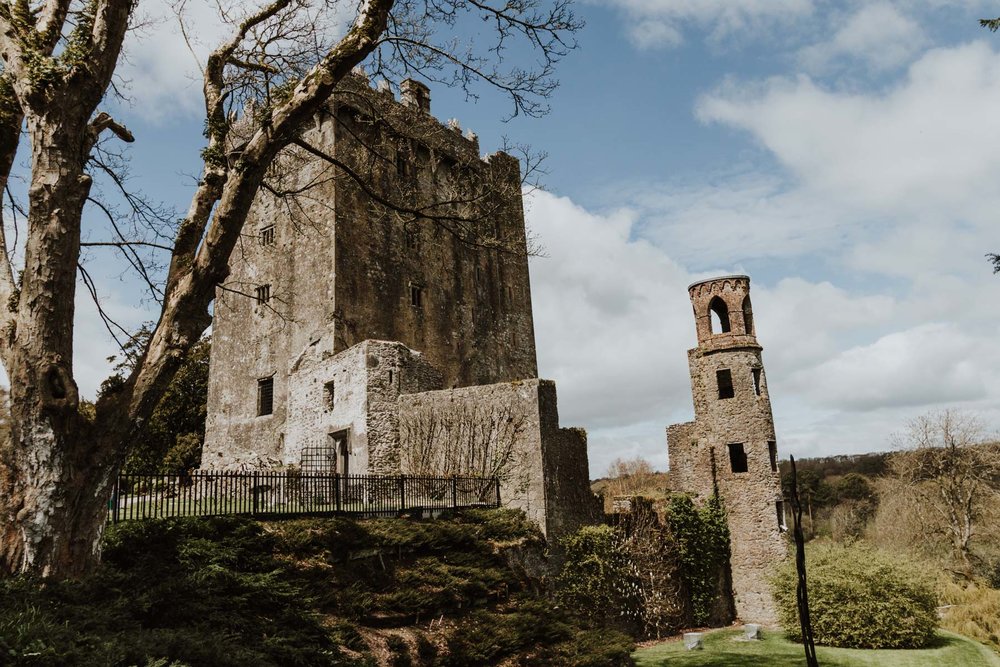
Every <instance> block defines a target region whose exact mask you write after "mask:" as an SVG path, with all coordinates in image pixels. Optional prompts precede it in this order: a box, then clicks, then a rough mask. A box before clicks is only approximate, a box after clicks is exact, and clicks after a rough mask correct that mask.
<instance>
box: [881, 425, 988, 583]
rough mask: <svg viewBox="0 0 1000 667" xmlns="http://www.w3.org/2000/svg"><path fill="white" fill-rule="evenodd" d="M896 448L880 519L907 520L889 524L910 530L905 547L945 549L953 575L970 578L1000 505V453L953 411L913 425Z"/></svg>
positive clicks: (977, 428)
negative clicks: (989, 521)
mask: <svg viewBox="0 0 1000 667" xmlns="http://www.w3.org/2000/svg"><path fill="white" fill-rule="evenodd" d="M897 444H898V445H899V446H900V447H902V448H903V449H901V451H897V452H895V453H893V454H892V456H891V457H890V459H889V474H888V476H887V479H886V480H884V482H883V484H882V486H881V488H880V495H881V496H882V497H883V498H884V499H886V500H887V501H889V502H887V503H886V505H885V509H884V511H883V510H882V508H881V507H880V513H883V515H884V512H894V513H897V514H898V512H905V513H907V514H909V517H900V516H898V515H897V516H893V517H891V522H892V523H897V524H899V525H907V524H908V525H910V526H911V527H913V528H914V531H913V533H914V534H913V535H911V536H910V541H912V542H919V543H921V546H922V547H923V548H924V549H933V548H934V545H935V543H938V544H941V545H942V546H945V549H944V550H945V551H947V552H948V553H949V555H950V556H951V559H952V561H953V562H954V564H955V565H956V568H957V571H958V572H959V573H961V574H963V575H965V576H971V575H972V573H973V572H974V570H975V566H976V560H977V555H976V553H975V549H974V547H975V546H976V543H977V542H978V541H979V538H980V536H981V533H982V531H983V529H984V528H985V527H986V526H984V520H985V519H987V517H988V516H989V515H990V514H991V512H992V511H993V509H994V508H996V507H997V505H998V503H1000V447H998V446H997V445H996V444H991V443H986V442H985V439H984V434H983V427H982V424H981V423H980V422H979V421H978V420H977V419H975V418H974V417H972V416H970V415H967V414H963V413H960V412H956V411H953V410H945V411H943V412H937V413H931V414H927V415H924V416H921V417H918V418H916V419H914V420H913V421H911V422H910V424H909V426H908V428H907V430H906V431H905V433H904V434H902V435H901V436H899V437H898V438H897ZM882 518H883V521H882V522H879V521H876V526H878V525H879V524H880V523H885V521H884V518H885V517H884V516H883V517H882ZM907 519H909V520H908V521H907Z"/></svg>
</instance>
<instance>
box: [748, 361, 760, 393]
mask: <svg viewBox="0 0 1000 667" xmlns="http://www.w3.org/2000/svg"><path fill="white" fill-rule="evenodd" d="M762 371H763V369H760V368H754V369H752V370H751V371H750V373H751V375H752V376H753V393H755V394H757V395H758V396H760V380H761V373H762Z"/></svg>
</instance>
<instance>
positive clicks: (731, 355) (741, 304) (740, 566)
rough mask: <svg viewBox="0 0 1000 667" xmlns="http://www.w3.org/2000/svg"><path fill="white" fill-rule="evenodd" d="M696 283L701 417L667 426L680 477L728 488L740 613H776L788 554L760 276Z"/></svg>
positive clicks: (763, 617) (683, 486)
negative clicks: (759, 329) (758, 303)
mask: <svg viewBox="0 0 1000 667" xmlns="http://www.w3.org/2000/svg"><path fill="white" fill-rule="evenodd" d="M688 293H689V294H690V297H691V305H692V306H693V308H694V317H695V326H696V328H697V333H698V346H697V347H695V348H694V349H691V350H688V365H689V367H690V370H691V393H692V395H693V397H694V415H695V419H694V421H692V422H686V423H684V424H674V425H673V426H670V427H669V428H667V448H668V454H669V457H670V482H671V486H672V487H673V489H674V490H675V491H682V492H686V493H691V494H694V495H695V496H697V497H700V498H707V497H708V496H710V495H711V494H713V493H715V492H716V491H717V492H718V493H719V495H720V496H721V498H722V500H723V503H724V505H725V507H726V513H727V515H728V518H729V530H730V535H731V548H732V555H731V559H730V564H731V572H732V590H733V597H734V600H735V603H736V613H737V615H738V616H739V617H740V618H743V619H747V620H754V621H756V622H760V623H775V622H776V620H777V619H776V616H775V610H774V605H773V602H772V600H771V594H770V587H769V584H768V578H769V575H770V571H771V568H772V567H773V566H774V564H775V563H777V562H779V561H781V560H782V559H784V558H785V557H786V555H787V553H786V546H785V540H784V538H783V537H782V535H781V533H782V532H783V531H784V530H785V527H784V508H783V505H782V499H781V480H780V477H779V474H778V448H777V439H776V438H775V435H774V419H773V417H772V416H771V401H770V398H769V396H768V391H767V381H766V379H765V376H764V364H763V362H762V360H761V346H760V344H758V343H757V336H756V332H755V329H754V321H753V308H752V307H751V304H750V278H748V277H747V276H722V277H720V278H713V279H711V280H705V281H701V282H697V283H694V284H693V285H691V286H690V287H689V288H688Z"/></svg>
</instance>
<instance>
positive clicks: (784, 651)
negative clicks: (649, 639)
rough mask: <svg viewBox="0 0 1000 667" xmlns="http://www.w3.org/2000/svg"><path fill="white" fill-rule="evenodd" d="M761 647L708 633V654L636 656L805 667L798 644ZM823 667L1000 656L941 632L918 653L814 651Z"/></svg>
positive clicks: (667, 661)
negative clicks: (931, 643)
mask: <svg viewBox="0 0 1000 667" xmlns="http://www.w3.org/2000/svg"><path fill="white" fill-rule="evenodd" d="M762 633H763V635H764V639H763V640H762V641H753V642H748V641H739V639H740V638H741V637H742V636H743V633H742V631H740V630H717V631H715V632H711V633H707V634H706V636H705V640H704V644H705V647H704V649H702V650H700V651H686V650H685V649H684V644H683V642H680V641H670V642H665V643H663V644H657V645H656V646H651V647H649V648H644V649H640V650H638V651H636V652H635V654H633V657H634V658H635V662H636V665H638V667H660V666H661V665H667V666H669V667H785V666H786V665H788V666H791V665H796V666H798V665H804V664H805V663H806V661H805V656H804V654H803V651H802V646H801V645H800V644H793V643H792V642H790V641H788V640H786V639H785V638H784V636H783V635H782V634H780V633H779V632H775V631H771V632H765V631H762ZM816 657H817V658H818V660H819V664H820V665H821V667H848V666H850V667H854V666H855V665H857V666H860V667H869V666H870V667H1000V656H997V655H996V654H994V653H992V652H991V651H990V650H989V649H987V648H986V647H985V646H982V645H980V644H978V643H976V642H974V641H972V640H969V639H966V638H965V637H961V636H959V635H955V634H952V633H950V632H945V631H943V630H942V631H939V632H938V638H937V641H936V642H935V643H934V644H933V645H932V646H930V647H929V648H925V649H919V650H906V651H904V650H898V651H897V650H883V651H863V650H858V649H844V648H828V647H825V646H818V647H816Z"/></svg>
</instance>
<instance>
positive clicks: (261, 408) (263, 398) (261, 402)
mask: <svg viewBox="0 0 1000 667" xmlns="http://www.w3.org/2000/svg"><path fill="white" fill-rule="evenodd" d="M273 412H274V378H273V377H269V378H261V379H259V380H257V416H258V417H262V416H264V415H269V414H272V413H273Z"/></svg>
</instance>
